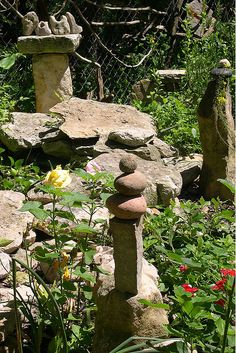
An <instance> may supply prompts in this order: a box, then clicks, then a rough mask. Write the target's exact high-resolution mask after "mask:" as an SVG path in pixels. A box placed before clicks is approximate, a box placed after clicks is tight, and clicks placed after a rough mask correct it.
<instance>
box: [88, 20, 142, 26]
mask: <svg viewBox="0 0 236 353" xmlns="http://www.w3.org/2000/svg"><path fill="white" fill-rule="evenodd" d="M90 23H91V25H93V26H132V25H136V24H138V23H141V20H134V21H120V22H90Z"/></svg>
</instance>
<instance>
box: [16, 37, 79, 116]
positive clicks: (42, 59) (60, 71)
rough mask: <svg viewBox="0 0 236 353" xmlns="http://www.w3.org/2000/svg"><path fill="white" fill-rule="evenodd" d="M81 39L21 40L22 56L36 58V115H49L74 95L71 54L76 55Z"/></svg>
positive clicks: (26, 38)
mask: <svg viewBox="0 0 236 353" xmlns="http://www.w3.org/2000/svg"><path fill="white" fill-rule="evenodd" d="M80 39H81V35H80V34H67V35H48V36H24V37H19V38H18V50H19V52H20V53H23V54H31V55H33V77H34V85H35V95H36V112H39V113H48V112H49V109H50V108H52V107H53V106H54V105H56V104H57V103H59V102H61V101H63V100H66V99H69V98H70V97H71V96H72V95H73V88H72V79H71V73H70V67H69V56H68V54H70V53H73V52H75V50H76V49H77V47H78V46H79V43H80Z"/></svg>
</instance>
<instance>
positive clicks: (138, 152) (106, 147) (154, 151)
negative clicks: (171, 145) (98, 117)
mask: <svg viewBox="0 0 236 353" xmlns="http://www.w3.org/2000/svg"><path fill="white" fill-rule="evenodd" d="M121 149H122V150H123V151H125V152H127V153H132V154H134V155H135V156H138V157H140V158H142V159H146V160H147V161H159V160H160V159H161V155H160V152H159V150H160V148H159V147H156V146H155V145H154V143H153V142H150V143H147V144H145V145H144V146H140V147H130V146H127V145H123V144H121V143H118V142H114V141H111V140H108V136H104V135H103V136H101V137H100V138H99V140H98V142H97V143H96V144H95V145H94V148H93V157H97V156H99V155H100V154H102V153H109V152H111V151H114V152H118V151H119V150H121ZM172 153H173V152H172Z"/></svg>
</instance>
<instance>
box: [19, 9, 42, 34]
mask: <svg viewBox="0 0 236 353" xmlns="http://www.w3.org/2000/svg"><path fill="white" fill-rule="evenodd" d="M38 24H39V19H38V16H37V14H36V13H35V12H33V11H31V12H28V13H27V14H26V15H25V16H24V17H23V18H22V26H23V35H24V36H30V35H31V34H32V33H33V32H34V31H35V29H36V28H37V26H38Z"/></svg>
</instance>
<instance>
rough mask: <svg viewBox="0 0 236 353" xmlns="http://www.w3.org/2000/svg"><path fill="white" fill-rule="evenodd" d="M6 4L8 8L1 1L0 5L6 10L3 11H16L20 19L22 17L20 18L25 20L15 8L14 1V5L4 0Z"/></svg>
mask: <svg viewBox="0 0 236 353" xmlns="http://www.w3.org/2000/svg"><path fill="white" fill-rule="evenodd" d="M4 2H5V3H6V4H7V6H8V8H7V7H6V6H5V4H3V2H2V1H1V2H0V5H1V6H2V7H3V8H4V10H3V11H7V10H12V11H14V12H15V13H16V14H17V16H18V17H20V18H23V17H24V16H23V15H22V14H21V13H20V12H19V11H18V10H17V9H16V8H15V7H14V5H15V3H16V2H15V1H14V3H13V4H11V3H10V2H9V1H8V0H4ZM1 12H2V11H1Z"/></svg>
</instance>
